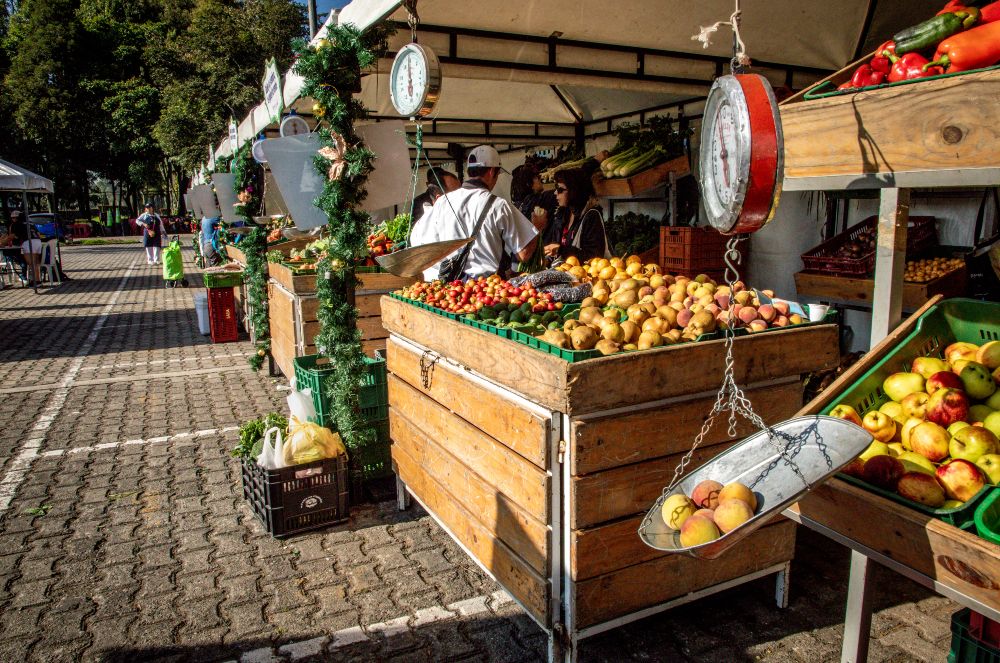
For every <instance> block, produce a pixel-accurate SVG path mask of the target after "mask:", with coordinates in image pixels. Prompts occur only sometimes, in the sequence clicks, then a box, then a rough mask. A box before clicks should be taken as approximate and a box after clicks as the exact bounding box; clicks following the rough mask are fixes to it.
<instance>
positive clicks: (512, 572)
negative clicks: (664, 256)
mask: <svg viewBox="0 0 1000 663" xmlns="http://www.w3.org/2000/svg"><path fill="white" fill-rule="evenodd" d="M382 315H383V323H384V325H385V326H386V328H387V329H389V330H390V331H391V332H392V333H393V334H394V335H396V336H394V337H391V338H390V340H389V344H388V347H387V367H388V370H389V373H390V375H389V413H390V427H391V436H392V439H393V459H394V461H395V462H396V466H397V471H398V473H399V475H400V477H401V479H402V480H403V481H404V482H405V483H406V484H407V486H408V487H409V489H410V491H411V492H412V493H413V494H414V495H415V496H416V497H417V499H418V500H419V501H420V502H421V503H423V504H424V505H425V506H426V507H427V508H428V509H430V511H431V512H432V513H433V514H434V515H435V517H436V518H438V519H439V520H440V521H441V522H442V523H443V524H444V525H445V526H446V527H447V528H448V529H449V530H450V532H451V533H452V535H453V536H455V538H456V539H458V540H459V541H460V542H461V543H462V544H463V545H464V546H465V547H466V548H467V549H468V550H469V551H470V552H471V553H472V554H473V555H474V556H475V557H476V559H477V560H478V561H479V562H480V563H481V564H483V565H484V566H485V567H486V568H487V569H488V570H489V571H490V572H491V573H492V574H493V575H494V576H495V577H497V579H498V580H499V581H500V582H501V584H503V585H504V587H506V588H507V589H508V590H509V591H510V592H511V593H512V595H514V596H515V597H516V598H517V599H518V600H519V601H520V602H521V603H522V604H523V605H524V606H525V608H526V609H527V610H528V611H529V612H530V613H531V614H532V615H533V616H534V617H535V618H536V619H537V620H538V621H539V622H541V623H543V624H544V623H548V622H547V620H548V618H549V616H550V610H551V603H552V601H553V600H556V601H558V600H559V597H553V596H551V587H550V584H549V580H548V578H549V574H550V573H551V572H552V569H553V564H556V565H560V564H562V561H561V560H559V559H553V558H552V555H551V554H550V553H551V551H552V550H554V549H555V548H554V546H555V543H554V542H553V539H552V537H553V536H560V537H561V536H562V534H561V533H560V531H559V530H558V529H557V526H556V521H555V520H554V515H553V505H552V503H551V499H552V497H551V495H552V485H551V484H550V483H549V482H550V481H552V480H553V479H552V477H556V478H558V477H560V475H561V474H562V470H561V469H560V467H561V466H560V465H559V463H560V459H559V458H556V457H554V456H555V454H553V453H552V452H551V448H550V442H551V440H549V428H550V427H552V428H553V429H554V430H559V429H561V427H562V423H561V420H562V418H563V415H566V417H567V419H568V423H569V429H568V430H564V431H562V437H563V439H564V440H565V441H566V444H565V447H564V450H565V458H564V459H563V461H562V462H565V463H568V464H569V468H570V474H571V477H570V478H569V483H568V486H569V487H568V495H567V497H564V498H563V499H564V503H567V504H568V510H565V511H564V512H563V514H562V518H564V519H565V522H566V523H567V524H568V527H567V531H568V532H569V533H570V538H569V540H567V541H565V542H563V543H562V544H561V546H568V547H569V548H570V554H569V557H568V560H569V571H570V577H571V578H572V581H573V582H574V583H575V591H574V592H573V596H574V597H575V599H574V600H575V603H574V608H573V609H574V611H575V615H576V624H577V627H578V628H586V627H588V626H593V625H597V624H600V623H603V622H606V621H608V620H611V619H615V618H617V617H623V616H626V615H629V614H631V613H634V612H636V611H638V610H642V609H644V608H648V607H651V606H654V605H658V604H661V603H664V602H666V601H669V600H671V599H674V598H677V597H679V596H683V595H685V594H687V593H689V592H693V591H697V590H699V589H705V588H707V587H711V586H713V585H718V584H720V583H723V582H726V581H729V580H733V579H736V578H741V577H744V576H748V575H750V574H753V573H757V572H759V571H762V570H764V569H768V568H773V567H774V566H775V565H777V564H781V563H784V562H787V561H788V560H790V559H791V557H792V555H793V553H794V542H795V538H794V525H793V524H792V523H789V522H787V521H785V520H784V519H780V520H779V521H776V522H775V523H773V524H771V525H769V526H768V527H767V528H765V529H762V530H761V531H760V532H758V533H756V534H754V535H753V536H752V537H750V538H749V539H748V540H747V541H746V542H744V543H743V544H742V547H741V548H740V549H739V550H737V551H734V552H733V553H730V554H727V555H724V556H723V557H722V558H720V559H719V560H716V561H715V562H702V561H697V560H693V559H689V558H680V557H676V556H669V555H664V554H663V553H660V552H658V551H656V550H653V549H651V548H649V547H647V546H645V545H644V544H643V543H642V541H641V540H640V539H639V537H638V535H637V534H636V531H637V529H638V526H639V522H640V521H641V518H642V516H643V514H644V513H645V511H646V510H647V509H648V508H649V506H650V505H651V504H652V503H653V501H654V500H655V499H656V497H657V496H659V494H660V492H661V490H662V489H663V487H664V486H665V485H666V484H667V483H668V482H669V480H670V477H671V476H672V473H673V470H674V467H675V466H676V465H677V463H678V462H679V461H680V459H681V457H682V455H683V454H684V453H685V452H686V451H687V450H688V449H689V448H690V445H691V442H692V441H693V440H694V437H695V436H696V435H697V431H698V430H699V429H700V427H701V425H702V421H703V417H704V416H706V414H707V413H708V410H709V409H710V407H711V404H712V403H713V402H714V392H715V390H717V389H718V386H719V385H718V382H719V379H720V377H721V374H722V373H721V370H722V365H721V363H720V362H717V361H715V359H713V357H712V355H713V354H717V355H719V357H718V358H719V359H721V353H722V351H723V348H722V344H721V343H716V342H710V343H701V344H697V345H688V346H679V347H675V348H663V349H660V350H654V351H648V352H638V353H629V354H623V355H618V356H612V357H605V358H601V359H595V360H589V361H585V362H581V363H578V364H569V363H567V362H564V361H562V360H561V359H558V358H556V357H554V356H551V355H547V354H544V353H541V352H539V351H537V350H534V349H531V348H528V347H526V346H523V345H520V344H517V343H514V342H512V341H508V340H505V339H501V338H499V337H497V336H494V335H491V334H487V333H485V332H482V331H480V330H477V329H474V328H472V327H468V326H466V325H462V324H460V323H457V322H453V321H451V320H448V319H446V318H444V317H442V316H438V315H435V314H433V313H430V312H428V311H424V310H421V309H417V308H416V307H413V306H410V305H407V304H405V303H403V302H400V301H398V300H393V299H389V298H384V299H383V301H382ZM768 336H771V337H772V338H768ZM397 337H398V338H397ZM421 347H423V348H430V349H431V350H433V351H435V352H437V353H439V354H440V355H441V356H442V357H444V358H445V359H448V360H453V361H455V362H457V363H458V364H461V365H462V366H455V365H453V364H452V363H451V362H450V361H444V360H442V361H438V362H436V363H435V364H434V366H433V368H432V369H431V370H430V371H429V372H428V371H422V370H421V359H422V352H421V350H419V348H421ZM735 348H736V362H737V376H738V379H739V380H740V383H741V384H742V385H744V387H745V388H746V391H747V394H748V396H749V397H750V398H751V400H752V402H753V403H754V406H755V408H756V409H757V411H758V413H759V414H761V416H762V417H763V418H764V419H765V420H766V421H769V422H776V421H780V420H783V419H786V418H788V417H789V416H791V415H792V414H794V413H795V412H796V410H797V409H798V404H799V403H800V402H801V398H802V382H801V379H800V375H799V374H800V373H802V372H806V371H811V370H821V369H826V368H831V367H833V366H835V365H836V364H837V361H838V359H839V356H838V352H837V331H836V327H835V326H832V325H821V326H815V327H807V328H804V329H799V330H783V331H776V332H768V333H765V334H758V335H755V336H748V337H743V338H740V339H737V340H736V342H735ZM782 355H784V356H782ZM424 364H425V365H426V360H425V361H424ZM695 366H697V367H698V368H697V370H695V369H694V368H693V367H695ZM467 369H471V371H474V372H470V370H467ZM713 371H715V374H714V375H712V373H713ZM428 373H429V375H428ZM425 377H428V378H429V379H428V380H427V381H425V379H424V378H425ZM425 384H426V385H427V386H426V387H425ZM666 431H669V433H665V432H666ZM749 432H750V429H749V427H747V426H745V425H743V426H741V428H740V429H739V430H738V431H737V436H738V437H741V436H744V435H745V434H746V433H749ZM734 441H735V440H733V439H730V438H729V436H728V434H727V431H726V430H725V424H724V423H722V422H720V424H719V425H717V426H716V427H715V428H714V429H713V430H712V432H711V433H710V435H709V436H707V437H706V439H705V441H704V443H703V445H704V446H703V449H700V450H699V452H698V453H697V454H696V455H695V457H694V461H693V465H692V467H694V466H697V465H698V464H700V463H703V462H705V461H706V460H707V459H709V458H711V457H713V456H714V455H716V454H717V453H719V452H720V451H722V450H723V449H725V448H727V447H728V446H729V445H731V444H732V443H733V442H734ZM546 471H547V472H546ZM435 505H437V506H435ZM438 508H441V509H442V511H438ZM470 520H471V521H472V522H471V523H470V522H469V521H470ZM484 537H485V538H484ZM651 578H657V579H658V580H657V582H650V579H651ZM564 591H565V588H564Z"/></svg>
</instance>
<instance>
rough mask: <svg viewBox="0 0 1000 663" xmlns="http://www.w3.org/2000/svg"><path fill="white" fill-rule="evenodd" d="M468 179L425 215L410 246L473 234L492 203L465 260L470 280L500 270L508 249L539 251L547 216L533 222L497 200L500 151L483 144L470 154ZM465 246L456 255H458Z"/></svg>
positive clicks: (433, 274)
mask: <svg viewBox="0 0 1000 663" xmlns="http://www.w3.org/2000/svg"><path fill="white" fill-rule="evenodd" d="M466 171H467V172H468V174H469V177H468V179H467V180H466V181H465V183H464V184H463V185H462V187H461V188H459V189H457V190H455V191H452V192H451V193H448V194H446V195H444V196H441V197H440V198H438V199H437V201H435V203H434V207H432V208H431V211H430V212H428V213H427V214H425V215H424V217H423V218H422V219H421V220H420V223H419V224H417V225H416V226H415V227H414V229H413V233H412V235H411V236H410V246H421V245H423V244H430V243H432V242H441V241H445V240H449V239H464V238H466V237H472V234H473V232H474V230H475V228H476V222H477V221H478V220H479V217H480V215H481V214H482V212H483V207H484V206H485V205H486V204H487V202H489V201H491V200H492V202H491V203H490V209H489V211H488V212H487V213H486V217H485V219H484V220H483V225H482V228H481V229H480V231H479V235H478V236H477V237H476V239H475V241H474V242H473V243H472V248H471V250H470V251H469V257H468V260H467V261H466V263H465V270H464V278H474V277H477V276H485V275H488V274H495V273H496V272H497V270H498V269H499V268H500V261H501V259H502V258H503V255H504V252H507V253H512V254H515V255H517V257H518V259H519V260H521V261H522V262H523V261H527V260H528V259H529V258H530V257H531V256H532V254H533V253H534V252H535V244H536V243H537V241H538V233H539V231H540V230H541V229H543V228H544V227H545V224H546V218H545V216H544V215H543V216H540V217H534V218H532V220H531V221H529V220H528V219H527V218H526V217H525V216H524V215H523V214H521V212H519V211H518V210H517V208H515V207H514V206H513V205H511V204H510V203H508V202H507V201H506V200H503V199H502V198H493V197H492V196H491V193H490V192H491V191H493V188H494V187H495V186H496V184H497V179H499V177H500V171H503V172H507V171H505V170H504V169H503V168H502V167H501V165H500V155H499V154H498V153H497V151H496V150H495V149H493V148H492V147H490V146H489V145H480V146H479V147H477V148H476V149H474V150H472V152H470V153H469V158H468V161H467V162H466ZM460 251H461V249H459V250H458V251H456V252H455V253H453V254H452V256H449V257H454V256H457V255H458V254H459V252H460ZM440 267H441V263H438V264H437V265H434V266H433V267H431V268H430V269H427V270H425V271H424V280H426V281H433V280H434V279H436V278H438V273H439V270H440Z"/></svg>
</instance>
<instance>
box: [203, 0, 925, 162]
mask: <svg viewBox="0 0 1000 663" xmlns="http://www.w3.org/2000/svg"><path fill="white" fill-rule="evenodd" d="M401 4H402V3H400V2H398V1H392V0H354V2H351V3H350V4H349V5H347V6H346V7H345V8H344V9H343V10H342V11H341V12H340V13H339V15H338V14H331V16H330V18H329V20H328V24H329V23H330V22H332V21H337V22H339V23H341V24H347V23H350V24H353V25H356V26H358V27H361V28H366V27H368V26H370V25H372V24H374V23H375V22H377V21H379V20H381V19H383V18H387V17H388V18H389V19H390V20H392V21H394V22H396V24H397V26H398V28H399V31H398V33H397V34H396V36H395V37H394V38H393V40H392V41H391V44H390V53H389V55H388V56H387V57H386V58H384V59H383V60H381V61H380V62H379V63H378V65H377V67H376V68H375V71H374V72H372V73H371V75H369V76H366V77H365V80H364V84H363V89H362V92H361V93H360V98H361V99H362V100H363V101H364V103H365V106H366V107H367V108H368V109H369V110H370V111H371V112H372V116H373V118H374V119H375V120H376V121H377V120H378V119H381V118H396V114H395V111H394V110H393V109H392V106H391V103H390V100H389V83H388V71H389V65H390V63H391V58H392V56H393V54H394V52H395V50H396V49H398V48H399V47H400V46H401V45H402V44H404V43H406V42H408V41H409V40H410V38H411V35H410V29H409V27H408V26H407V24H406V19H407V13H406V11H405V10H404V9H402V8H401ZM901 5H903V6H901ZM939 5H940V0H913V1H911V2H907V3H898V2H889V1H887V0H881V1H879V0H835V1H833V2H826V3H819V2H810V3H802V2H797V1H795V0H761V1H760V2H754V3H746V2H744V3H743V20H742V25H743V29H742V33H743V38H744V40H745V42H746V44H747V47H748V50H749V53H750V55H751V56H752V57H753V59H754V65H755V68H754V71H756V72H758V73H761V74H763V75H765V76H767V77H768V78H769V79H770V80H771V82H772V83H773V84H774V85H775V86H776V87H782V86H786V87H788V88H793V89H800V88H802V87H805V86H807V85H808V84H810V83H812V82H814V81H816V80H818V79H820V78H822V77H823V76H825V75H826V74H828V73H829V72H831V71H833V70H836V69H839V68H840V67H842V66H843V65H844V64H846V63H848V62H850V61H851V60H853V59H855V58H856V57H859V56H860V55H861V54H863V53H865V52H867V51H869V50H871V49H873V48H874V46H875V45H877V43H879V42H880V41H882V40H883V39H886V38H888V35H889V34H891V33H892V32H893V31H894V30H895V29H897V28H898V27H899V26H902V25H909V24H912V23H916V22H918V21H919V20H922V19H923V18H925V17H927V16H929V15H932V14H933V13H934V12H935V11H937V9H938V8H939ZM733 7H734V5H733V2H732V0H705V1H704V2H701V3H689V2H683V1H682V0H620V1H619V2H615V3H607V2H598V1H597V0H511V1H510V2H507V3H500V4H494V5H491V6H490V7H489V8H488V9H485V8H478V7H475V6H470V3H468V2H466V1H465V0H419V1H418V3H417V12H418V14H419V17H420V25H419V29H418V35H417V36H418V39H419V41H420V42H421V43H422V44H425V45H428V46H430V47H431V48H433V49H434V50H435V52H436V53H437V54H438V55H439V57H440V59H441V62H442V70H443V78H444V83H443V86H442V94H441V100H440V102H439V104H438V106H437V108H436V109H435V112H434V114H433V115H432V116H431V117H429V118H426V119H425V121H424V131H425V137H426V139H427V143H428V147H429V148H430V149H431V154H432V156H436V157H437V158H438V159H444V158H446V157H447V154H446V153H445V152H444V151H443V148H445V147H446V146H447V144H449V143H458V144H463V145H472V144H477V143H482V142H490V143H494V144H497V145H500V146H503V145H510V146H515V145H518V146H524V145H553V144H562V143H567V142H570V141H573V140H576V141H581V140H585V139H594V138H598V137H600V136H601V135H606V134H607V133H608V132H609V131H610V130H611V129H612V128H613V126H614V124H615V123H616V122H620V121H625V120H640V121H641V120H642V119H643V118H644V117H646V116H648V115H650V114H673V115H678V114H681V113H683V114H685V115H686V116H687V117H689V118H693V119H695V120H696V119H697V114H698V113H699V112H700V103H701V101H702V100H703V99H704V97H705V96H706V94H707V92H708V89H709V86H710V85H711V82H712V80H713V79H714V78H715V77H716V76H717V75H718V74H720V73H723V72H724V71H726V70H727V69H728V62H729V57H730V55H731V48H732V36H731V32H730V31H729V29H728V28H726V27H723V28H722V29H721V30H720V31H719V32H717V33H716V34H715V36H714V39H713V44H712V46H711V47H710V48H709V49H707V50H704V49H702V48H701V44H700V43H699V42H697V41H693V40H692V36H693V35H696V34H697V33H698V32H699V30H700V29H701V27H702V26H706V25H711V24H712V23H714V22H716V21H719V20H728V18H729V16H730V14H731V13H732V11H733ZM326 30H327V26H324V27H323V28H322V29H321V30H320V32H319V33H318V34H317V35H316V39H320V38H322V37H324V36H325V34H326ZM283 83H284V88H283V96H284V101H285V107H286V108H290V109H291V108H294V109H295V110H296V112H298V113H299V114H300V115H303V116H306V117H308V116H310V115H311V108H312V100H310V99H301V98H300V97H299V94H300V92H301V88H302V81H301V79H299V78H298V77H297V76H296V75H294V74H293V73H291V72H289V73H288V74H286V76H285V79H284V81H283ZM276 130H277V125H276V124H273V123H271V122H270V121H269V118H268V114H267V111H266V109H265V108H264V106H263V104H261V105H260V106H258V107H257V108H255V109H254V110H253V112H251V113H250V114H249V115H248V116H247V117H246V118H245V119H244V120H243V122H241V123H240V125H239V141H240V142H243V141H245V140H247V139H249V138H252V137H253V136H255V135H257V134H259V133H261V132H265V133H268V135H276V134H275V132H276ZM229 152H230V146H229V140H228V137H227V138H226V139H225V140H223V141H222V142H221V144H220V145H219V148H218V150H217V151H216V157H217V158H218V157H222V156H226V155H228V154H229Z"/></svg>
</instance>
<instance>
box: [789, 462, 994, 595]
mask: <svg viewBox="0 0 1000 663" xmlns="http://www.w3.org/2000/svg"><path fill="white" fill-rule="evenodd" d="M793 510H796V511H798V512H799V513H801V514H802V515H803V516H806V517H808V518H811V519H812V520H815V521H817V522H819V523H820V524H822V525H825V526H827V527H829V528H831V529H833V530H835V531H837V532H839V533H840V534H843V535H845V536H847V537H849V538H851V539H854V540H855V541H858V542H859V543H862V544H864V545H865V546H867V547H869V548H871V549H873V550H877V551H878V552H880V553H882V554H884V555H886V556H888V557H891V558H892V559H894V560H896V561H897V562H899V563H901V564H904V565H906V566H909V567H910V568H912V569H915V570H916V571H919V572H920V573H923V574H924V575H927V576H929V577H931V578H934V579H936V580H937V581H938V582H941V583H944V584H945V585H948V586H950V587H954V588H956V589H957V590H958V591H960V592H961V593H963V594H966V595H967V596H970V597H972V598H975V599H978V600H979V601H982V602H983V603H986V604H987V605H990V606H993V607H1000V546H998V545H996V544H995V543H990V542H989V541H986V540H985V539H981V538H979V537H978V536H976V535H975V534H974V533H970V532H965V531H962V530H960V529H958V528H956V527H952V526H951V525H949V524H947V523H945V522H943V521H940V520H937V519H935V518H931V517H930V516H928V515H926V514H923V513H920V512H919V511H916V510H915V509H910V508H908V507H906V506H904V505H902V504H896V503H895V502H892V501H890V500H887V499H885V498H883V497H880V496H879V495H875V494H874V493H871V492H868V491H867V490H864V489H863V488H860V487H858V486H852V485H850V484H848V483H847V482H845V481H840V480H839V479H835V478H834V479H831V480H829V481H827V482H826V483H825V484H823V485H821V486H818V487H817V488H816V489H815V490H814V491H812V492H810V493H809V494H808V495H806V497H804V498H803V499H802V500H801V501H800V502H799V503H798V504H797V505H796V506H794V507H793Z"/></svg>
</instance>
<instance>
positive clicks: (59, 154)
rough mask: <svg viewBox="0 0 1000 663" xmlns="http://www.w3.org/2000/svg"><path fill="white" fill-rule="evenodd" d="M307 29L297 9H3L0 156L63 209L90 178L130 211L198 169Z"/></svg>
mask: <svg viewBox="0 0 1000 663" xmlns="http://www.w3.org/2000/svg"><path fill="white" fill-rule="evenodd" d="M8 10H9V11H8ZM8 17H9V20H8ZM305 25H306V21H305V13H304V10H303V8H302V7H301V6H300V5H299V4H297V3H296V2H295V1H294V0H20V2H17V3H12V2H10V1H9V0H0V44H2V47H0V156H4V157H5V158H9V159H12V160H15V161H18V162H19V163H21V164H23V165H25V166H27V167H29V168H33V169H35V170H38V171H39V172H41V173H42V174H44V175H46V176H48V177H51V178H52V179H54V180H55V182H56V186H57V197H58V198H60V199H61V201H63V202H66V201H78V202H79V204H80V205H81V207H86V206H87V192H88V191H89V188H90V186H91V183H92V180H93V178H94V177H95V176H99V177H102V178H104V179H106V180H108V181H110V182H111V183H112V185H113V186H117V187H118V189H119V190H120V191H122V192H123V193H125V195H124V196H123V197H124V198H125V199H127V200H130V201H131V202H132V204H134V203H135V202H136V201H138V199H139V196H140V195H141V194H142V193H143V192H144V191H146V190H149V189H153V190H162V189H163V188H164V187H165V186H167V185H169V182H164V181H163V179H164V176H165V175H169V174H170V173H171V172H182V171H188V172H191V171H193V170H195V169H196V168H197V167H198V166H199V165H200V164H202V163H203V162H204V161H205V160H206V158H207V156H208V150H209V146H214V145H216V144H217V143H218V141H219V140H220V138H221V137H222V136H223V134H224V133H225V128H226V125H227V123H228V121H229V118H230V117H242V116H243V115H244V114H245V113H246V112H247V111H249V109H250V108H251V107H252V106H253V105H254V104H256V103H257V102H259V100H260V95H261V92H260V80H261V77H262V75H263V65H264V62H265V60H266V59H267V58H269V57H271V56H274V57H276V58H277V59H278V62H279V65H280V66H282V67H283V68H287V67H288V66H290V64H291V61H292V47H291V42H292V40H293V39H295V38H297V37H301V36H302V35H303V34H304V31H305ZM171 164H172V165H173V167H171ZM165 165H166V166H167V167H166V168H165V167H164V166H165ZM177 184H178V186H177V188H179V183H177Z"/></svg>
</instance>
